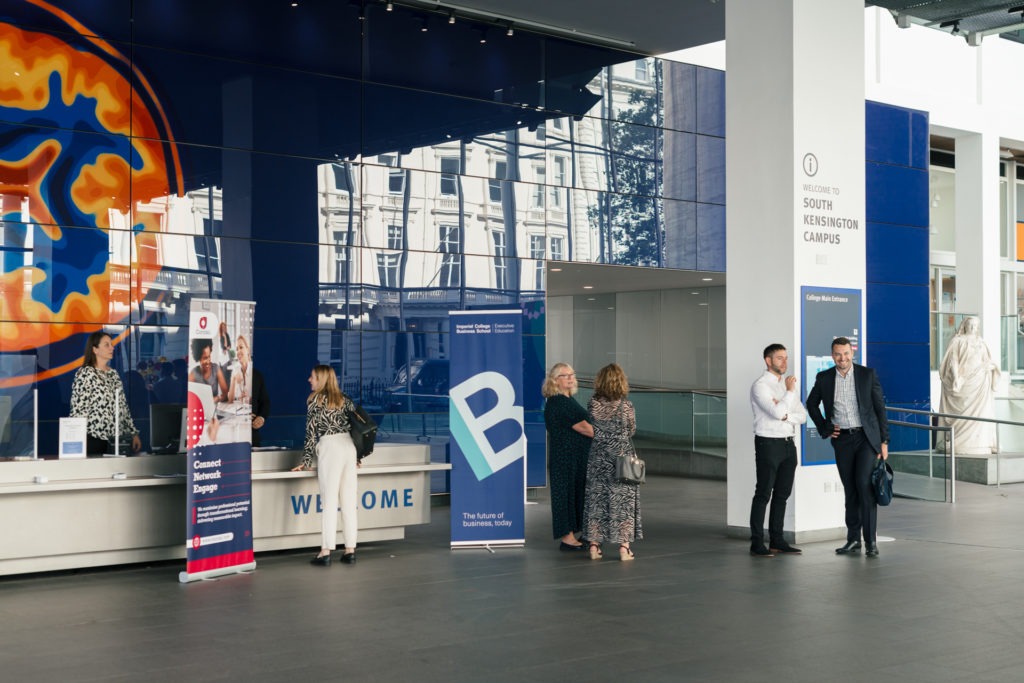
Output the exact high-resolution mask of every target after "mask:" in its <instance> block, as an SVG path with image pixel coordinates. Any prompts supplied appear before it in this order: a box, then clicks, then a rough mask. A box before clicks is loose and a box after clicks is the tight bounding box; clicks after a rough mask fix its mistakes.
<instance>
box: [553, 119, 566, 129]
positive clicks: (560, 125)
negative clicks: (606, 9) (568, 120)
mask: <svg viewBox="0 0 1024 683" xmlns="http://www.w3.org/2000/svg"><path fill="white" fill-rule="evenodd" d="M551 126H552V127H553V128H554V129H555V130H565V119H551Z"/></svg>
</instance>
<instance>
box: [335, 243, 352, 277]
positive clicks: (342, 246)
mask: <svg viewBox="0 0 1024 683" xmlns="http://www.w3.org/2000/svg"><path fill="white" fill-rule="evenodd" d="M333 236H334V281H335V282H348V264H349V262H350V260H351V250H350V249H349V247H348V230H335V231H334V235H333Z"/></svg>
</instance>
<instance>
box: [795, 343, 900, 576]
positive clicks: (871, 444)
mask: <svg viewBox="0 0 1024 683" xmlns="http://www.w3.org/2000/svg"><path fill="white" fill-rule="evenodd" d="M832 360H833V361H834V362H835V364H836V366H835V368H830V369H828V370H824V371H822V372H819V373H818V376H817V377H816V378H815V380H814V388H813V389H811V393H809V394H808V395H807V415H808V416H809V417H810V418H811V420H812V421H813V422H814V426H815V427H816V428H817V430H818V434H820V435H821V438H823V439H832V448H833V449H834V450H835V452H836V467H837V468H838V469H839V479H840V480H841V481H842V482H843V491H844V492H845V494H846V545H844V546H843V547H842V548H837V549H836V553H837V554H839V555H847V554H855V553H858V552H860V547H861V546H860V538H861V533H862V532H863V535H864V544H865V546H866V554H867V556H868V557H877V556H878V545H877V543H876V541H875V528H876V525H877V521H878V504H877V503H876V502H875V494H874V492H873V490H872V488H871V470H872V469H874V466H875V462H876V461H877V459H878V458H882V459H883V460H887V459H888V458H889V423H888V421H887V420H886V419H885V397H884V396H883V395H882V385H881V384H879V382H878V375H876V374H875V371H874V370H872V369H871V368H868V367H864V366H863V365H857V364H856V363H854V362H853V347H852V346H851V344H850V340H849V339H847V338H846V337H837V338H836V339H835V340H834V341H833V342H832ZM822 403H824V405H825V413H824V415H823V414H822V412H821V404H822Z"/></svg>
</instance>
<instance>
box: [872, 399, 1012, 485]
mask: <svg viewBox="0 0 1024 683" xmlns="http://www.w3.org/2000/svg"><path fill="white" fill-rule="evenodd" d="M885 409H886V411H887V412H895V413H908V414H911V415H924V416H926V417H927V418H928V423H929V424H927V425H922V424H918V423H915V422H910V423H908V422H899V421H890V423H889V424H898V425H902V426H916V427H926V428H932V429H933V430H935V431H943V430H944V429H948V430H949V437H948V442H949V452H950V458H951V466H950V468H951V470H952V471H951V474H950V479H951V481H953V482H954V486H955V482H956V461H955V452H954V451H955V448H954V440H955V434H954V425H948V426H947V425H933V424H931V423H932V422H934V418H944V419H949V420H964V421H970V422H985V423H988V424H994V425H996V430H995V432H996V448H995V451H994V452H993V455H995V456H996V488H1001V487H1002V452H1001V451H1002V449H1001V448H1000V447H999V425H1007V426H1010V427H1024V422H1016V421H1014V420H1001V419H998V418H994V417H974V416H972V415H953V414H951V413H937V412H934V411H930V410H916V409H914V408H896V407H890V406H886V408H885Z"/></svg>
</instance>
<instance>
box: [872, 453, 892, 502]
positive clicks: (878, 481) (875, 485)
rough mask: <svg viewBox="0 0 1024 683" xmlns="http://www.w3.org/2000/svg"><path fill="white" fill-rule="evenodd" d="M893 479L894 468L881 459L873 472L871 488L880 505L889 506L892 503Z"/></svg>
mask: <svg viewBox="0 0 1024 683" xmlns="http://www.w3.org/2000/svg"><path fill="white" fill-rule="evenodd" d="M892 478H893V475H892V467H890V466H889V463H888V462H886V461H885V460H882V459H881V458H879V459H878V462H876V463H875V469H873V470H871V488H872V490H874V492H875V501H877V502H878V504H879V505H888V504H889V503H891V502H892Z"/></svg>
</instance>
